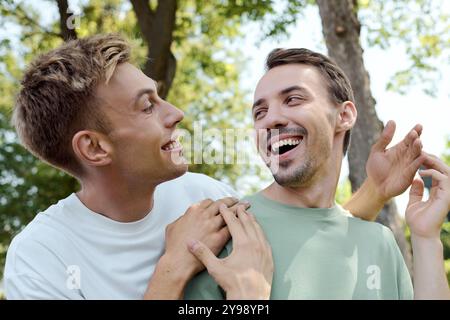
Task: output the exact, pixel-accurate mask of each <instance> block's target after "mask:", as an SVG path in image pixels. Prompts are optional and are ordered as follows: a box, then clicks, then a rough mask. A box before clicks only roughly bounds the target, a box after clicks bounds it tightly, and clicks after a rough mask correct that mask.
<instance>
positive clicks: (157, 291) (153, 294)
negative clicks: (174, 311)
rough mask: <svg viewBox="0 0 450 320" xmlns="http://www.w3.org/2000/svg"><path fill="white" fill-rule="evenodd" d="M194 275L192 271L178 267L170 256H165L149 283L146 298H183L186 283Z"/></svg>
mask: <svg viewBox="0 0 450 320" xmlns="http://www.w3.org/2000/svg"><path fill="white" fill-rule="evenodd" d="M192 277H193V273H192V272H189V271H187V270H183V269H181V268H178V267H177V266H176V264H174V263H173V262H171V261H170V258H168V257H165V256H163V257H162V258H161V259H160V260H159V262H158V264H157V265H156V267H155V271H154V273H153V275H152V277H151V279H150V281H149V283H148V287H147V291H146V292H145V294H144V300H179V299H183V296H184V289H185V287H186V284H187V283H188V281H189V280H190V279H192Z"/></svg>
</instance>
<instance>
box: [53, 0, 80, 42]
mask: <svg viewBox="0 0 450 320" xmlns="http://www.w3.org/2000/svg"><path fill="white" fill-rule="evenodd" d="M56 3H57V4H58V11H59V27H60V29H61V37H62V38H63V39H64V41H68V40H70V39H76V38H77V33H76V31H75V25H73V22H72V23H68V22H69V19H71V17H72V16H73V15H74V13H73V12H70V13H69V12H67V11H68V9H69V4H68V0H56Z"/></svg>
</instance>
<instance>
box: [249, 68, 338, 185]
mask: <svg viewBox="0 0 450 320" xmlns="http://www.w3.org/2000/svg"><path fill="white" fill-rule="evenodd" d="M254 101H255V102H254V104H253V111H252V115H253V120H254V126H255V129H256V130H257V131H258V138H259V139H261V138H262V137H263V136H264V132H268V134H267V139H268V141H267V146H266V148H265V149H264V150H261V149H260V153H261V154H262V156H263V158H266V159H267V161H265V162H266V164H268V165H269V163H271V164H272V166H273V163H277V166H276V167H277V170H276V172H275V171H272V174H273V175H274V178H275V180H276V181H277V183H278V184H280V185H284V186H291V187H298V186H303V185H305V184H308V182H310V181H311V179H312V178H313V177H314V176H317V175H320V170H319V169H320V168H321V167H322V166H323V165H324V164H325V162H326V161H327V160H328V158H329V157H330V155H331V150H332V148H333V141H334V140H333V137H334V129H335V128H334V119H335V117H336V113H337V111H336V106H335V105H334V104H333V102H332V101H331V99H330V97H329V94H328V91H327V84H326V81H325V79H324V78H323V77H322V76H321V74H320V73H319V71H318V70H317V69H316V68H315V67H314V66H309V65H304V64H287V65H281V66H277V67H275V68H272V69H270V70H269V71H268V72H267V73H266V74H265V75H264V76H263V77H262V78H261V80H260V81H259V83H258V85H257V88H256V90H255V96H254ZM270 129H277V130H270ZM264 144H265V143H261V141H258V145H264Z"/></svg>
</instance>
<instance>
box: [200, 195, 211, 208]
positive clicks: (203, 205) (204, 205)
mask: <svg viewBox="0 0 450 320" xmlns="http://www.w3.org/2000/svg"><path fill="white" fill-rule="evenodd" d="M212 203H214V201H212V200H211V199H209V198H208V199H205V200H203V201H200V202H199V203H198V206H199V207H200V208H203V209H205V208H208V207H209V206H210V205H211V204H212Z"/></svg>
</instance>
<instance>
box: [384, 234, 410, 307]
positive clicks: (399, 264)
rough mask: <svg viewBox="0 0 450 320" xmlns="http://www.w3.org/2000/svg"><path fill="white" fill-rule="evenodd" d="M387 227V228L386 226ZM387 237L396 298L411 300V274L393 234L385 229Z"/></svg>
mask: <svg viewBox="0 0 450 320" xmlns="http://www.w3.org/2000/svg"><path fill="white" fill-rule="evenodd" d="M386 229H387V228H386ZM386 233H387V238H388V242H389V246H390V248H391V252H392V253H393V256H394V263H395V270H396V279H397V288H398V298H399V299H400V300H412V299H414V290H413V285H412V281H411V275H410V274H409V271H408V267H407V266H406V263H405V260H404V259H403V255H402V252H401V251H400V248H399V247H398V245H397V241H396V240H395V237H394V234H393V233H392V231H391V230H389V229H387V232H386Z"/></svg>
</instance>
